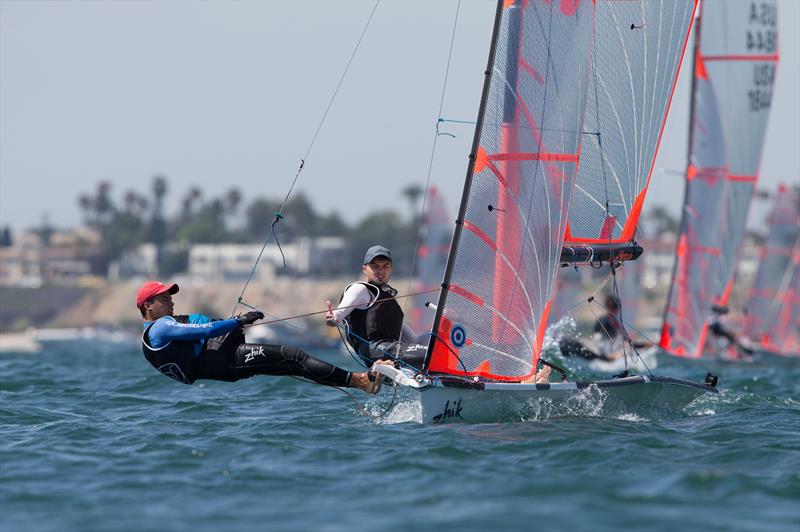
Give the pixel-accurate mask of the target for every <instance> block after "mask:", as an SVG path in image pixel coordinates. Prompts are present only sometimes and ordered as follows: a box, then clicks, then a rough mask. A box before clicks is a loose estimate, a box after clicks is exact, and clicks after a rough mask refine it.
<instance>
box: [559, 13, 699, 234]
mask: <svg viewBox="0 0 800 532" xmlns="http://www.w3.org/2000/svg"><path fill="white" fill-rule="evenodd" d="M696 4H697V1H696V0H640V1H605V2H597V15H596V17H597V22H596V24H595V34H594V57H593V64H592V73H591V76H590V77H589V93H588V97H587V104H588V108H587V111H586V122H585V125H584V132H585V134H584V139H583V146H582V150H581V161H580V165H579V167H578V178H577V184H576V188H575V192H574V195H573V198H572V205H571V207H570V213H569V231H568V233H567V235H566V237H565V243H566V244H567V245H570V244H587V243H588V244H591V243H626V242H630V241H632V240H633V239H634V236H635V230H636V225H637V222H638V219H639V214H640V212H641V209H642V204H643V202H644V198H645V194H646V192H647V185H648V183H649V181H650V174H651V173H652V170H653V164H654V163H655V157H656V152H657V150H658V144H659V142H660V140H661V133H662V131H663V129H664V122H665V120H666V117H667V110H668V109H669V104H670V101H671V99H672V93H673V91H674V89H675V82H676V81H677V77H678V70H679V67H680V64H681V59H682V57H683V52H684V50H685V47H686V42H687V39H688V35H689V27H690V26H691V23H692V19H693V17H694V10H695V7H696Z"/></svg>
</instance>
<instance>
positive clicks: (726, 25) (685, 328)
mask: <svg viewBox="0 0 800 532" xmlns="http://www.w3.org/2000/svg"><path fill="white" fill-rule="evenodd" d="M776 19H777V6H776V4H775V2H770V1H765V2H758V3H755V2H703V4H702V6H701V14H700V17H699V19H698V21H697V24H696V34H695V58H694V61H695V68H694V77H693V91H692V92H693V95H692V108H691V125H690V132H689V160H688V164H687V169H686V191H685V197H684V207H683V217H682V221H681V229H680V234H679V236H678V243H677V249H676V262H675V267H674V271H673V280H672V284H671V287H670V292H669V296H668V300H667V306H666V311H665V316H664V324H663V327H662V333H661V341H660V345H661V347H662V348H663V349H664V350H666V351H667V352H668V353H670V354H673V355H677V356H682V357H692V358H696V357H700V356H702V355H703V354H704V353H707V354H710V352H709V349H710V351H717V350H718V347H716V344H715V345H714V346H712V345H706V344H707V340H708V339H709V338H708V336H709V320H710V318H711V316H712V307H713V306H714V305H717V306H720V307H724V306H726V305H727V303H728V299H729V297H730V293H731V289H732V287H733V282H734V273H735V271H734V265H735V264H736V259H737V256H738V253H739V248H740V245H741V240H742V236H743V234H744V229H745V222H746V219H747V210H748V206H749V204H750V198H751V196H752V193H753V190H754V187H755V183H756V181H757V178H758V167H759V163H760V159H761V151H762V147H763V143H764V135H765V132H766V126H767V119H768V117H769V109H770V102H771V97H772V85H773V81H774V78H775V69H776V64H777V61H778V42H777V31H776ZM726 350H727V351H728V352H729V355H731V356H735V351H733V350H732V349H731V348H730V346H728V348H726Z"/></svg>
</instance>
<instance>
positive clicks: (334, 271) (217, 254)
mask: <svg viewBox="0 0 800 532" xmlns="http://www.w3.org/2000/svg"><path fill="white" fill-rule="evenodd" d="M261 247H262V246H261V245H260V244H195V245H193V246H191V247H190V248H189V261H188V263H189V264H188V271H187V273H188V274H189V276H190V277H194V278H201V279H204V280H207V281H240V280H245V279H247V277H248V276H249V275H250V271H251V270H252V268H253V264H255V262H256V259H258V255H259V253H261ZM345 250H346V247H345V240H344V239H343V238H339V237H320V238H299V239H297V240H296V241H294V242H291V243H286V244H282V245H281V246H280V247H278V245H276V244H274V243H271V244H269V245H267V246H266V248H264V252H263V254H262V255H261V259H260V260H259V262H258V266H257V268H256V271H255V273H254V275H253V278H254V280H260V281H269V280H270V279H273V278H274V277H275V276H276V275H288V276H292V277H306V276H315V277H327V276H334V275H340V274H341V272H342V271H343V270H344V268H345V261H344V259H345V255H346V253H345ZM284 258H285V265H284Z"/></svg>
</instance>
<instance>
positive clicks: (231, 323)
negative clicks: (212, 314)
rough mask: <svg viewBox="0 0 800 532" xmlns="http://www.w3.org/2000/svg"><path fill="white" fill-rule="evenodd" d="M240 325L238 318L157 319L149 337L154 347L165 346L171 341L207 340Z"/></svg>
mask: <svg viewBox="0 0 800 532" xmlns="http://www.w3.org/2000/svg"><path fill="white" fill-rule="evenodd" d="M238 326H239V322H238V321H236V320H220V321H212V322H207V323H178V322H177V321H175V320H174V319H173V318H171V317H168V316H167V317H164V318H161V319H159V320H157V321H156V322H155V323H154V324H153V326H152V327H151V328H150V332H149V333H148V338H149V339H150V345H151V346H153V347H154V348H156V349H157V348H159V347H163V346H165V345H166V344H168V343H169V342H172V341H178V342H185V341H192V340H206V339H208V338H214V337H216V336H222V335H223V334H227V333H229V332H231V331H232V330H234V329H236V328H237V327H238Z"/></svg>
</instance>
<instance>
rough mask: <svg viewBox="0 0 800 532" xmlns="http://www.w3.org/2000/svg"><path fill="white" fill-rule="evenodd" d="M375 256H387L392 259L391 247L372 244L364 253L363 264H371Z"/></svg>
mask: <svg viewBox="0 0 800 532" xmlns="http://www.w3.org/2000/svg"><path fill="white" fill-rule="evenodd" d="M375 257H386V258H387V259H389V260H392V252H391V251H389V248H387V247H384V246H372V247H371V248H369V249H368V250H367V252H366V253H365V254H364V262H363V263H362V264H369V263H370V262H372V259H374V258H375Z"/></svg>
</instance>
